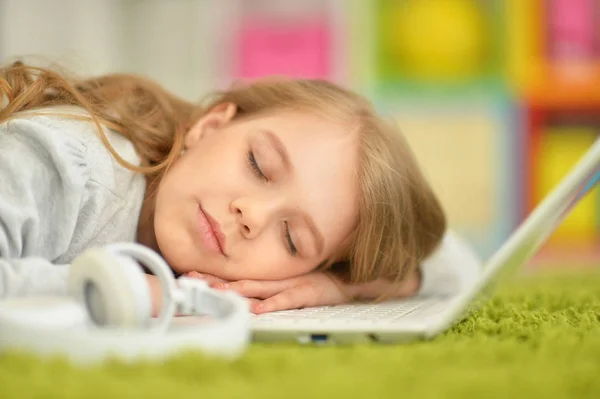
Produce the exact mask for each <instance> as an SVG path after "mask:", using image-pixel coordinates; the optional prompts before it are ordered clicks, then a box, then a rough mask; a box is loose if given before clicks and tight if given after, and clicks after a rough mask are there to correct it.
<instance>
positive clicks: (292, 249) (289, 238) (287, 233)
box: [285, 222, 298, 256]
mask: <svg viewBox="0 0 600 399" xmlns="http://www.w3.org/2000/svg"><path fill="white" fill-rule="evenodd" d="M285 238H286V240H287V243H288V250H289V251H290V254H292V256H296V254H297V253H298V250H297V249H296V246H295V245H294V241H292V236H291V235H290V227H289V225H288V222H285Z"/></svg>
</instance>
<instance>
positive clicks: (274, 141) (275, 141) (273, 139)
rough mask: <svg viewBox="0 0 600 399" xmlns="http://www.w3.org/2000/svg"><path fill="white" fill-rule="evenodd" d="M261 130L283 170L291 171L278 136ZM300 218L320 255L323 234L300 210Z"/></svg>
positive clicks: (288, 159) (308, 216) (284, 149)
mask: <svg viewBox="0 0 600 399" xmlns="http://www.w3.org/2000/svg"><path fill="white" fill-rule="evenodd" d="M263 132H264V134H265V136H266V137H267V139H268V140H269V143H270V144H271V145H272V146H273V148H275V151H277V153H278V154H279V156H280V157H281V160H282V161H283V165H284V168H285V170H286V171H287V172H288V173H289V172H291V171H292V169H293V168H292V163H291V161H290V157H289V155H288V152H287V149H286V148H285V146H284V145H283V143H282V142H281V140H280V139H279V137H277V135H276V134H275V133H273V132H272V131H270V130H264V131H263ZM302 218H303V219H304V221H305V223H306V225H307V226H308V229H309V230H310V232H311V234H312V236H313V238H314V241H315V244H316V246H317V256H320V255H321V254H322V253H323V247H324V239H323V235H322V234H321V233H320V232H319V229H318V228H317V225H316V224H315V221H314V220H313V218H312V217H311V216H310V215H309V214H307V213H305V212H302Z"/></svg>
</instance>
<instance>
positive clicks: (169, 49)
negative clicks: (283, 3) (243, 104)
mask: <svg viewBox="0 0 600 399" xmlns="http://www.w3.org/2000/svg"><path fill="white" fill-rule="evenodd" d="M235 1H236V0H221V1H210V0H208V1H207V0H0V62H1V63H2V64H5V63H6V62H8V61H10V60H13V59H14V58H15V57H24V56H25V57H27V58H26V59H29V60H32V61H33V62H36V63H37V64H43V65H47V64H49V63H50V64H51V63H55V62H58V63H59V64H61V65H63V66H65V67H67V68H69V69H70V70H74V71H75V72H77V73H81V74H84V75H90V74H100V73H107V72H115V71H119V72H134V73H139V74H145V75H148V76H150V77H152V78H155V79H157V80H158V81H160V82H161V83H162V84H164V85H165V86H166V87H167V88H169V89H171V90H173V91H175V92H176V93H178V94H179V95H182V96H184V97H187V98H190V99H197V98H199V97H200V96H201V93H204V92H206V91H207V90H212V89H214V88H215V87H220V86H222V85H224V84H227V72H228V71H227V68H225V65H226V57H224V56H223V55H224V54H223V51H222V50H221V49H223V48H225V47H227V46H226V43H224V42H225V41H226V40H228V36H227V35H226V34H223V33H221V32H222V31H225V32H227V29H223V28H226V27H227V25H228V20H229V21H231V18H232V15H234V14H233V13H232V10H235V7H234V4H235ZM232 6H233V7H232Z"/></svg>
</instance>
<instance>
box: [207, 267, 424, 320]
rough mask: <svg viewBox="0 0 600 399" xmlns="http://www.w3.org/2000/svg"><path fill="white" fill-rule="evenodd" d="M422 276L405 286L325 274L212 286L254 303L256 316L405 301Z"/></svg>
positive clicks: (410, 279) (416, 274) (409, 279)
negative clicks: (355, 302)
mask: <svg viewBox="0 0 600 399" xmlns="http://www.w3.org/2000/svg"><path fill="white" fill-rule="evenodd" d="M420 280H421V278H420V273H419V272H414V273H411V274H409V275H408V276H407V277H406V278H405V279H404V280H403V281H402V282H400V283H393V282H390V281H385V280H382V279H380V280H375V281H372V282H370V283H364V284H359V285H349V284H345V283H343V282H341V281H340V280H339V279H338V278H336V277H335V276H333V275H331V274H330V273H325V272H313V273H309V274H306V275H303V276H299V277H294V278H290V279H286V280H278V281H258V280H241V281H235V282H230V283H227V282H218V283H215V284H212V285H211V286H212V287H214V288H219V289H231V290H234V291H236V292H238V293H239V294H240V295H243V296H245V297H247V298H249V299H250V301H251V310H252V312H253V313H256V314H260V313H267V312H274V311H277V310H288V309H298V308H305V307H313V306H332V305H339V304H342V303H347V302H350V301H351V300H353V299H365V300H369V299H376V298H378V297H379V296H381V295H386V294H387V295H389V296H390V297H395V298H402V297H409V296H411V295H414V294H415V293H416V292H417V290H418V288H419V285H420V282H421V281H420Z"/></svg>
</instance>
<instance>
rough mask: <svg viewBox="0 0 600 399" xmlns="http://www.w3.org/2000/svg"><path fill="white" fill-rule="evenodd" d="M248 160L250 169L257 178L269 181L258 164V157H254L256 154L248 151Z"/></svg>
mask: <svg viewBox="0 0 600 399" xmlns="http://www.w3.org/2000/svg"><path fill="white" fill-rule="evenodd" d="M246 158H247V160H248V165H250V168H251V169H252V172H253V173H254V174H255V175H256V177H258V178H259V179H261V180H264V181H268V179H267V176H265V174H264V173H263V171H262V170H261V169H260V166H258V162H256V157H255V156H254V152H253V151H252V150H250V151H248V154H247V155H246Z"/></svg>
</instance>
